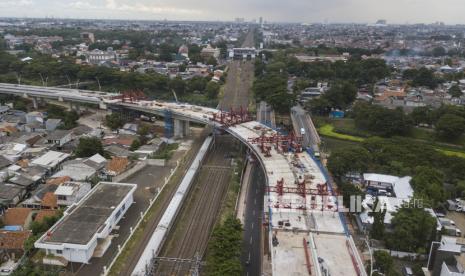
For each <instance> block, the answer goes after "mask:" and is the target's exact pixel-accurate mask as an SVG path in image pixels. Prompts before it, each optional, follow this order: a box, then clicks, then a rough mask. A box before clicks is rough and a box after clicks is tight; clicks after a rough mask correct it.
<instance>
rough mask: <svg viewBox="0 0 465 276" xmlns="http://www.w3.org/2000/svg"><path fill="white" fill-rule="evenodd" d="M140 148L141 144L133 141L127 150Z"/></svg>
mask: <svg viewBox="0 0 465 276" xmlns="http://www.w3.org/2000/svg"><path fill="white" fill-rule="evenodd" d="M140 146H141V142H140V141H139V139H135V140H134V141H132V143H131V147H130V148H129V150H130V151H135V150H138V149H139V148H140Z"/></svg>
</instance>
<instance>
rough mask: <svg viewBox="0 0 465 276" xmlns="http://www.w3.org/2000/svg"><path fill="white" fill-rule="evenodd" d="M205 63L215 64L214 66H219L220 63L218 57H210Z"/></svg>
mask: <svg viewBox="0 0 465 276" xmlns="http://www.w3.org/2000/svg"><path fill="white" fill-rule="evenodd" d="M205 63H206V64H207V65H213V66H217V65H218V61H217V60H216V58H214V57H209V58H208V59H207V60H206V61H205Z"/></svg>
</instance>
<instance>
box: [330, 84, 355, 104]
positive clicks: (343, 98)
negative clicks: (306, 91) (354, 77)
mask: <svg viewBox="0 0 465 276" xmlns="http://www.w3.org/2000/svg"><path fill="white" fill-rule="evenodd" d="M356 96H357V88H356V87H355V85H354V84H353V83H350V82H347V81H344V82H336V83H334V84H333V85H331V88H330V89H329V90H328V91H327V92H326V93H325V94H324V95H323V97H324V98H326V99H327V100H328V101H329V102H330V104H331V106H332V107H336V108H346V107H347V106H349V105H350V104H351V103H352V102H353V101H354V100H355V97H356Z"/></svg>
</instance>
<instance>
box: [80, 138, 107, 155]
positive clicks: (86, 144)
mask: <svg viewBox="0 0 465 276" xmlns="http://www.w3.org/2000/svg"><path fill="white" fill-rule="evenodd" d="M74 153H75V154H76V156H77V157H90V156H92V155H94V154H97V153H98V154H100V155H104V151H103V146H102V142H101V141H100V139H98V138H96V137H82V138H80V139H79V144H78V146H77V148H76V150H75V152H74Z"/></svg>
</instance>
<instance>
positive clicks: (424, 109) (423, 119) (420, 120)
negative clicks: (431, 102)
mask: <svg viewBox="0 0 465 276" xmlns="http://www.w3.org/2000/svg"><path fill="white" fill-rule="evenodd" d="M410 118H411V119H412V121H413V123H414V124H415V125H419V124H428V125H431V124H432V123H433V112H432V108H431V107H429V106H419V107H415V108H414V109H413V111H412V113H410Z"/></svg>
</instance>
